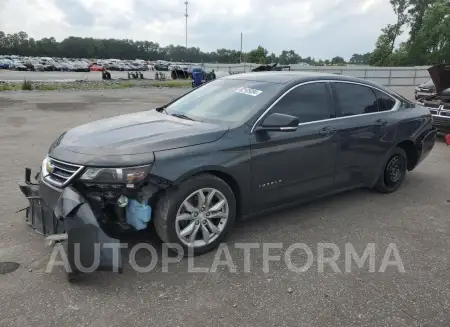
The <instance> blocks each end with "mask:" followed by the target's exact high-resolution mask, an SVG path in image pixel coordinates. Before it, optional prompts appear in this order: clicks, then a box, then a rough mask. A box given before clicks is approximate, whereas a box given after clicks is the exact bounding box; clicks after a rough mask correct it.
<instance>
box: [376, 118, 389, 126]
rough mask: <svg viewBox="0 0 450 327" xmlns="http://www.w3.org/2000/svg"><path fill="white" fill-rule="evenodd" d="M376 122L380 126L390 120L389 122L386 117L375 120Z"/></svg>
mask: <svg viewBox="0 0 450 327" xmlns="http://www.w3.org/2000/svg"><path fill="white" fill-rule="evenodd" d="M375 123H376V124H377V125H379V126H386V125H387V123H388V122H387V120H384V119H377V120H376V121H375Z"/></svg>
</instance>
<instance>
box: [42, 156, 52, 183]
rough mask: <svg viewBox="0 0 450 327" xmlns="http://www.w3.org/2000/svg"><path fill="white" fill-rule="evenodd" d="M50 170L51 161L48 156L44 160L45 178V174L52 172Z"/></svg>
mask: <svg viewBox="0 0 450 327" xmlns="http://www.w3.org/2000/svg"><path fill="white" fill-rule="evenodd" d="M50 171H51V165H50V161H49V160H48V157H45V159H44V160H42V167H41V178H44V177H45V176H47V175H48V174H50Z"/></svg>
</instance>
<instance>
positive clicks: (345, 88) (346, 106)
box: [333, 83, 378, 117]
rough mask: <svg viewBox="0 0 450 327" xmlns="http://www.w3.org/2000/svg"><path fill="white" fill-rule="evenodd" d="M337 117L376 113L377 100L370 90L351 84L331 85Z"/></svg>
mask: <svg viewBox="0 0 450 327" xmlns="http://www.w3.org/2000/svg"><path fill="white" fill-rule="evenodd" d="M333 88H334V91H335V95H336V101H337V105H338V108H339V116H341V117H346V116H354V115H361V114H368V113H373V112H378V105H377V99H376V97H375V93H374V92H373V91H372V89H371V88H369V87H366V86H362V85H358V84H351V83H333Z"/></svg>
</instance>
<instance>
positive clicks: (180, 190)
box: [154, 174, 236, 256]
mask: <svg viewBox="0 0 450 327" xmlns="http://www.w3.org/2000/svg"><path fill="white" fill-rule="evenodd" d="M208 187H211V188H215V189H217V190H218V191H220V192H221V193H222V194H223V195H224V196H225V198H226V200H227V202H228V208H229V216H228V219H227V222H226V225H225V227H224V229H223V231H222V233H221V234H220V235H219V236H218V237H217V238H216V239H215V240H214V241H213V242H211V243H209V244H206V245H204V246H202V247H195V248H189V247H188V246H187V245H186V244H185V243H183V242H182V241H181V240H180V239H179V237H178V236H177V232H176V227H175V218H176V215H177V211H178V209H179V207H180V206H181V204H182V203H183V201H184V200H185V199H186V198H187V197H188V196H189V195H190V194H191V193H193V192H195V191H196V190H199V189H201V188H208ZM235 219H236V199H235V195H234V193H233V191H232V189H231V188H230V186H229V185H228V184H227V183H225V182H224V181H223V180H222V179H220V178H218V177H217V176H214V175H211V174H201V175H196V176H193V177H191V178H189V179H188V180H186V181H184V182H183V183H181V185H179V186H178V187H174V188H171V189H169V190H167V191H166V193H165V194H163V195H162V197H161V198H160V199H159V200H158V203H157V205H156V209H155V215H154V226H155V230H156V233H157V234H158V236H159V238H160V239H161V240H162V241H163V242H164V243H175V244H178V245H180V246H181V247H182V248H183V255H184V256H189V255H200V254H203V253H206V252H209V251H211V250H213V249H214V248H217V247H218V246H219V244H220V243H221V242H222V241H223V240H225V238H226V237H227V236H228V234H229V232H230V231H231V230H232V228H233V225H234V221H235ZM172 250H174V251H175V252H176V250H177V249H172Z"/></svg>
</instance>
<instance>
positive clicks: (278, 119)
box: [255, 113, 299, 132]
mask: <svg viewBox="0 0 450 327" xmlns="http://www.w3.org/2000/svg"><path fill="white" fill-rule="evenodd" d="M298 124H299V120H298V118H297V117H295V116H291V115H285V114H279V113H273V114H270V115H268V116H267V117H266V118H264V120H263V122H262V124H261V125H259V126H258V127H256V129H255V131H273V132H294V131H296V130H297V127H298Z"/></svg>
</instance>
